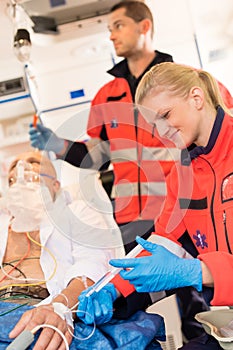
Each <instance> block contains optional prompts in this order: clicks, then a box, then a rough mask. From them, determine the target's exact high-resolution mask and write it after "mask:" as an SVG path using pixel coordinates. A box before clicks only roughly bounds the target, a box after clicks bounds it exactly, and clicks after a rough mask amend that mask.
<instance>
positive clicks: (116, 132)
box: [87, 51, 179, 224]
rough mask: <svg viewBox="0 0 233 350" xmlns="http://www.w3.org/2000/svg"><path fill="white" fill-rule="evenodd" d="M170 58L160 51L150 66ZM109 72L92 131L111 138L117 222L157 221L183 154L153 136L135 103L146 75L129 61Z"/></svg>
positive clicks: (93, 135) (95, 105) (90, 123)
mask: <svg viewBox="0 0 233 350" xmlns="http://www.w3.org/2000/svg"><path fill="white" fill-rule="evenodd" d="M165 61H172V57H171V56H170V55H168V54H165V53H161V52H159V51H156V57H155V59H154V60H153V62H151V64H150V65H149V66H148V67H147V69H146V71H147V70H149V68H151V67H152V66H153V65H155V64H158V63H161V62H165ZM146 71H145V72H146ZM145 72H143V74H145ZM109 73H110V74H112V75H113V76H114V77H115V79H114V80H112V81H110V82H109V83H107V84H105V85H104V86H103V87H102V88H101V89H100V90H99V91H98V93H97V95H96V96H95V98H94V99H93V101H92V108H91V112H90V116H89V121H88V127H87V133H88V134H89V136H90V137H91V138H100V139H101V140H103V141H108V142H109V148H110V161H111V163H112V166H113V172H114V185H113V191H112V197H114V198H115V210H114V212H115V218H116V221H117V222H118V223H119V224H123V223H127V222H131V221H135V220H141V219H142V220H154V218H155V217H157V216H158V214H159V213H160V211H161V207H162V204H163V203H164V199H165V196H166V184H165V177H166V176H167V174H168V173H169V172H170V169H171V167H172V166H173V164H174V161H177V160H178V159H179V151H178V150H177V149H176V148H175V147H174V146H173V145H172V144H171V143H170V144H169V145H168V144H165V143H164V142H162V141H160V140H159V139H158V137H155V136H153V135H152V128H151V126H149V125H148V124H147V123H146V121H145V119H144V118H143V117H142V116H141V115H140V113H138V112H137V111H136V110H135V108H134V106H133V100H134V94H135V91H136V87H137V85H138V83H139V81H140V79H141V77H142V76H141V77H139V78H138V79H135V78H134V77H133V76H132V75H130V72H129V69H128V65H127V61H126V60H123V61H122V62H120V63H118V64H117V65H116V66H114V67H113V69H111V70H110V71H109ZM143 74H142V75H143ZM168 147H169V149H168Z"/></svg>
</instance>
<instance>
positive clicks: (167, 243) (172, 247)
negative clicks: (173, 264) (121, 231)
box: [147, 234, 193, 259]
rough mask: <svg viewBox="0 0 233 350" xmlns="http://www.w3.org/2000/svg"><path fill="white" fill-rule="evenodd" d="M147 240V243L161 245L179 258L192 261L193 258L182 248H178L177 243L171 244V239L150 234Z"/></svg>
mask: <svg viewBox="0 0 233 350" xmlns="http://www.w3.org/2000/svg"><path fill="white" fill-rule="evenodd" d="M147 240H148V241H149V242H152V243H156V244H159V245H162V246H163V247H165V248H167V249H168V250H169V251H170V252H172V253H173V254H175V255H177V256H179V257H180V258H185V259H193V257H192V256H191V255H190V254H189V253H188V252H187V251H186V250H185V249H184V248H182V247H181V246H179V245H178V244H177V243H175V242H173V241H172V240H171V239H168V238H166V237H163V236H159V235H156V234H152V235H151V236H150V237H149V238H148V239H147Z"/></svg>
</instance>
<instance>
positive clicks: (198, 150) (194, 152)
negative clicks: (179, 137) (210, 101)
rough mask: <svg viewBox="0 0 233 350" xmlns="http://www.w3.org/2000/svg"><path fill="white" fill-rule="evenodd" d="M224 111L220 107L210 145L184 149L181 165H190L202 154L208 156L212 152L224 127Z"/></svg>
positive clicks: (192, 146)
mask: <svg viewBox="0 0 233 350" xmlns="http://www.w3.org/2000/svg"><path fill="white" fill-rule="evenodd" d="M224 114H225V112H224V110H223V109H222V107H220V106H218V108H217V115H216V118H215V122H214V125H213V128H212V131H211V134H210V138H209V141H208V144H207V146H206V147H203V146H196V145H194V144H193V145H191V146H189V147H188V149H184V150H182V151H181V164H182V165H187V166H188V165H190V163H191V161H192V160H193V159H195V158H197V157H198V156H200V155H201V154H208V153H210V152H211V151H212V149H213V147H214V145H215V143H216V140H217V138H218V135H219V132H220V129H221V127H222V122H223V119H224Z"/></svg>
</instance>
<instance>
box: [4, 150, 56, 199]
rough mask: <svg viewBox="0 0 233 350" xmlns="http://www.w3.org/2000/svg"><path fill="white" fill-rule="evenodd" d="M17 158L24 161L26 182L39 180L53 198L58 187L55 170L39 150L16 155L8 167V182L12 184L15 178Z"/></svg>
mask: <svg viewBox="0 0 233 350" xmlns="http://www.w3.org/2000/svg"><path fill="white" fill-rule="evenodd" d="M19 160H23V161H24V178H25V180H26V181H27V182H40V183H42V184H43V185H46V186H47V187H48V189H49V192H50V194H51V196H52V199H53V200H54V199H55V195H56V192H57V191H58V189H59V188H60V184H59V182H58V181H57V178H56V171H55V169H54V167H53V165H52V163H51V162H50V160H49V159H48V158H46V157H43V156H42V154H41V153H40V152H26V153H22V154H20V155H18V156H17V157H16V158H15V160H14V161H13V162H12V164H11V166H10V168H9V175H8V183H9V186H11V185H13V184H14V183H15V182H16V179H17V169H16V166H17V163H18V161H19Z"/></svg>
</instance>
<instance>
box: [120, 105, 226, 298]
mask: <svg viewBox="0 0 233 350" xmlns="http://www.w3.org/2000/svg"><path fill="white" fill-rule="evenodd" d="M191 148H192V147H191ZM232 149H233V118H232V117H230V116H229V115H227V114H225V113H224V111H223V109H222V108H221V107H218V112H217V116H216V120H215V123H214V126H213V129H212V132H211V135H210V138H209V142H208V144H207V146H206V147H196V146H195V147H193V148H192V149H191V150H190V151H187V150H186V151H185V150H184V151H182V154H181V163H179V164H176V166H174V167H173V169H172V171H171V173H170V174H169V176H168V178H167V182H168V196H167V199H166V201H165V206H164V209H163V212H162V214H161V215H160V217H159V219H158V220H157V222H156V225H155V226H156V234H159V235H163V236H165V237H167V238H169V239H172V240H174V241H179V240H180V239H181V238H182V236H183V235H184V234H186V233H188V235H189V237H190V239H191V240H192V243H193V245H194V246H195V247H196V250H197V251H198V259H200V260H202V261H203V262H204V263H205V264H206V265H207V266H208V268H209V269H210V271H211V273H212V276H213V279H214V296H213V299H212V301H211V304H212V305H233V293H232V290H233V255H232V252H233V152H232ZM114 284H115V286H116V287H117V288H118V289H119V290H120V291H121V293H122V294H123V295H124V296H125V297H126V296H128V295H129V294H130V293H132V291H133V286H132V285H130V284H129V283H127V282H126V281H123V280H121V278H120V277H119V276H117V278H116V279H115V280H114Z"/></svg>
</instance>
